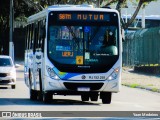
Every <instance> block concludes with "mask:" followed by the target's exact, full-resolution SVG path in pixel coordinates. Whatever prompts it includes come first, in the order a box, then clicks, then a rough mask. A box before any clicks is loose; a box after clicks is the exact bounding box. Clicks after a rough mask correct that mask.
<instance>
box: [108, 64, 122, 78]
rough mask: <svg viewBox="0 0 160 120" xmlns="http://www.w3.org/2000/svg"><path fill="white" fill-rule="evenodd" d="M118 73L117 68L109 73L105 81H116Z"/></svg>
mask: <svg viewBox="0 0 160 120" xmlns="http://www.w3.org/2000/svg"><path fill="white" fill-rule="evenodd" d="M119 71H120V69H119V67H118V68H116V69H115V70H114V71H113V72H112V73H111V75H110V76H109V77H108V78H107V80H114V79H116V78H117V76H118V74H119Z"/></svg>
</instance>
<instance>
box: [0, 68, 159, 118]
mask: <svg viewBox="0 0 160 120" xmlns="http://www.w3.org/2000/svg"><path fill="white" fill-rule="evenodd" d="M53 98H54V99H53V101H52V103H50V104H45V103H43V102H41V101H31V100H30V99H29V89H28V88H27V87H26V86H25V83H24V80H23V66H22V67H20V68H18V69H17V86H16V89H11V88H10V87H0V111H160V94H159V93H153V92H150V91H146V90H140V89H135V88H128V87H124V86H122V87H121V91H120V92H119V93H114V94H113V96H112V103H111V104H102V102H101V99H99V100H98V101H97V102H91V101H89V102H82V101H81V98H80V96H53ZM159 116H160V115H159Z"/></svg>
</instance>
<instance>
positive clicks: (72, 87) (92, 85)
mask: <svg viewBox="0 0 160 120" xmlns="http://www.w3.org/2000/svg"><path fill="white" fill-rule="evenodd" d="M64 86H65V87H66V88H67V89H69V90H77V89H78V88H79V87H89V88H90V90H99V89H101V87H102V86H103V83H67V82H65V83H64Z"/></svg>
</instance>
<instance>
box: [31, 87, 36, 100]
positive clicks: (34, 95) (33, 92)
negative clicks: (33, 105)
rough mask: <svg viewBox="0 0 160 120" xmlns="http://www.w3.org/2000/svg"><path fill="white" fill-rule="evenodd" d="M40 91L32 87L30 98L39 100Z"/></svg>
mask: <svg viewBox="0 0 160 120" xmlns="http://www.w3.org/2000/svg"><path fill="white" fill-rule="evenodd" d="M37 96H38V92H37V91H36V90H32V89H30V100H37Z"/></svg>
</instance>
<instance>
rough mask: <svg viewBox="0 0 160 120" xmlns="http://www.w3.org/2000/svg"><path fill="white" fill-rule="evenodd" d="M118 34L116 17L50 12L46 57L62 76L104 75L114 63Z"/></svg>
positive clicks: (117, 52) (98, 14)
mask: <svg viewBox="0 0 160 120" xmlns="http://www.w3.org/2000/svg"><path fill="white" fill-rule="evenodd" d="M78 15H79V18H78ZM113 18H114V19H113ZM118 32H119V28H118V16H117V14H116V13H112V14H111V13H110V14H106V13H100V12H98V13H96V14H95V12H94V13H93V12H88V13H87V12H85V13H84V14H83V12H81V13H80V12H77V13H75V12H74V13H72V12H67V13H66V12H65V13H64V12H63V13H62V12H51V13H50V15H49V25H48V57H49V59H50V60H51V61H52V62H53V64H54V65H55V66H56V67H57V68H58V69H59V70H60V71H63V72H96V73H97V72H107V70H109V69H110V68H111V67H112V66H113V64H115V62H116V61H117V60H118V55H119V51H118V49H119V45H118V44H119V42H118V40H119V35H118Z"/></svg>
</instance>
